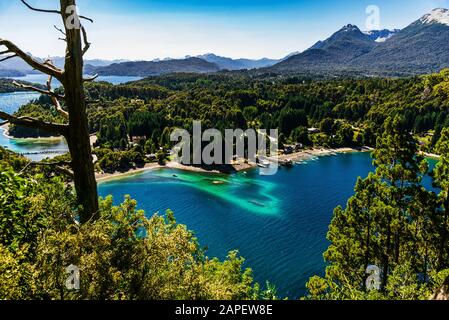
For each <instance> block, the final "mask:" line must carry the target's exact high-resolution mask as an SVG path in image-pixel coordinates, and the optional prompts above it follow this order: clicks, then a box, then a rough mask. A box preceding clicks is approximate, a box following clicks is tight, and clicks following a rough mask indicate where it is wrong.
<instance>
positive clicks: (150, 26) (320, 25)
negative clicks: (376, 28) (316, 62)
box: [0, 0, 449, 60]
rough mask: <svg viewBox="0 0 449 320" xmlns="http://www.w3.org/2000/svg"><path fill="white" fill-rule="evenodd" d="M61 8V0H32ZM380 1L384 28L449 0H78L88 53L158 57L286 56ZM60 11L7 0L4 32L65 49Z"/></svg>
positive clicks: (44, 52) (31, 47) (0, 13)
mask: <svg viewBox="0 0 449 320" xmlns="http://www.w3.org/2000/svg"><path fill="white" fill-rule="evenodd" d="M29 2H30V3H31V4H33V5H35V6H39V7H42V8H51V7H54V8H56V7H57V5H58V3H59V0H29ZM369 5H376V6H377V7H378V8H379V9H380V26H381V27H382V28H403V27H405V26H407V25H408V24H410V23H411V22H413V21H414V20H416V19H418V18H420V17H421V16H422V15H424V14H425V13H427V12H429V11H430V10H432V9H434V8H436V7H449V0H393V1H391V0H369V1H365V0H277V1H274V0H259V1H255V0H240V1H238V0H227V1H222V0H209V1H204V0H190V1H189V0H184V1H182V0H164V1H162V0H78V7H79V10H80V12H81V13H82V14H84V15H88V16H90V17H92V18H93V19H94V20H95V23H94V24H92V25H90V24H89V25H86V27H87V29H88V32H89V37H90V40H91V42H92V43H93V46H92V49H91V51H90V52H89V56H88V58H105V59H115V58H126V59H145V60H149V59H155V58H165V57H175V58H178V57H184V56H185V55H198V54H204V53H208V52H213V53H216V54H219V55H224V56H229V57H233V58H239V57H245V58H262V57H269V58H281V57H284V56H285V55H287V54H289V53H291V52H295V51H303V50H305V49H307V48H308V47H310V46H311V45H313V44H314V43H315V42H316V41H318V40H322V39H325V38H327V37H328V36H330V35H331V34H332V33H333V32H335V31H336V30H338V29H339V28H341V27H342V26H343V25H345V24H348V23H352V24H356V25H358V26H359V27H360V28H361V29H362V30H363V29H366V28H365V23H366V20H367V14H366V8H367V7H368V6H369ZM54 24H59V25H60V24H61V21H59V19H58V18H57V17H53V16H52V15H48V14H39V13H35V12H30V11H29V10H27V9H26V8H25V7H24V6H23V5H22V4H21V3H20V1H19V0H0V37H2V38H7V39H10V40H13V41H15V42H17V43H18V44H19V45H20V46H22V47H23V48H24V50H26V51H29V52H32V53H33V54H35V55H37V56H43V57H44V56H48V55H62V54H63V53H64V44H63V43H62V41H59V40H57V38H58V37H59V35H58V32H57V31H56V30H55V29H54V28H53V25H54Z"/></svg>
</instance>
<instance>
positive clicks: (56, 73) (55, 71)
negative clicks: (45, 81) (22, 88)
mask: <svg viewBox="0 0 449 320" xmlns="http://www.w3.org/2000/svg"><path fill="white" fill-rule="evenodd" d="M0 46H5V47H6V48H7V49H8V51H9V52H10V53H15V54H16V55H17V56H18V57H20V58H21V59H22V60H23V61H25V62H26V63H27V64H28V65H29V66H30V67H32V68H34V69H36V70H38V71H40V72H42V73H46V74H48V75H52V76H53V77H55V78H56V79H58V80H61V79H62V74H63V71H62V70H61V69H59V68H56V67H55V66H51V65H49V64H47V63H41V62H39V61H38V60H36V59H34V58H33V57H32V56H30V55H29V54H27V53H25V52H24V51H22V50H21V49H19V48H18V47H17V46H16V45H15V44H14V43H12V42H11V41H8V40H5V39H1V38H0Z"/></svg>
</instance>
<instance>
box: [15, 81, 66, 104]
mask: <svg viewBox="0 0 449 320" xmlns="http://www.w3.org/2000/svg"><path fill="white" fill-rule="evenodd" d="M13 85H15V86H16V87H19V88H22V89H25V90H30V91H35V92H38V93H40V94H45V95H47V96H50V97H52V98H55V99H60V100H64V98H65V97H64V96H61V95H59V94H57V93H54V92H53V91H51V90H43V89H39V88H36V87H33V86H30V85H26V84H23V83H18V82H16V81H13Z"/></svg>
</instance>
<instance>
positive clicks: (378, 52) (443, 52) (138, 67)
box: [0, 8, 449, 77]
mask: <svg viewBox="0 0 449 320" xmlns="http://www.w3.org/2000/svg"><path fill="white" fill-rule="evenodd" d="M53 61H54V63H55V64H56V65H61V66H62V64H63V59H62V58H53ZM447 67H449V10H447V9H443V8H438V9H434V10H433V11H431V12H430V13H428V14H426V15H424V16H423V17H421V18H420V19H419V20H417V21H415V22H413V23H411V24H410V25H409V26H408V27H406V28H404V29H402V30H398V29H395V30H388V29H383V30H371V31H365V32H363V31H361V30H360V29H359V28H358V27H357V26H355V25H352V24H348V25H346V26H344V27H343V28H341V29H340V30H338V31H337V32H335V33H334V34H333V35H331V36H330V37H329V38H328V39H325V40H323V41H318V42H317V43H315V44H314V45H313V46H312V47H311V48H309V49H307V50H305V51H304V52H295V53H291V54H289V55H288V56H287V57H285V58H283V59H280V60H275V59H267V58H264V59H260V60H251V59H231V58H227V57H221V56H218V55H215V54H212V53H209V54H205V55H200V56H195V57H189V56H187V57H186V58H184V59H170V58H167V59H164V60H153V61H124V60H116V61H107V60H86V61H85V72H86V73H88V74H96V73H98V74H99V75H115V76H142V77H145V76H155V75H161V74H166V73H178V72H193V73H213V72H219V71H222V70H229V71H236V70H245V69H247V70H253V71H252V72H263V73H265V72H269V73H277V74H279V73H280V74H285V73H290V74H307V75H314V74H317V75H330V76H335V75H340V74H355V75H362V76H372V75H384V76H406V75H415V74H424V73H431V72H437V71H439V70H441V69H443V68H447ZM254 69H257V70H255V71H254ZM30 72H33V71H32V70H29V68H28V67H27V66H26V65H25V64H24V63H23V62H21V61H20V60H18V59H11V60H8V61H6V62H4V63H0V76H5V74H6V75H8V74H9V75H12V76H15V75H16V74H15V73H30Z"/></svg>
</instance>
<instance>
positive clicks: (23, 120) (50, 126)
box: [0, 111, 68, 136]
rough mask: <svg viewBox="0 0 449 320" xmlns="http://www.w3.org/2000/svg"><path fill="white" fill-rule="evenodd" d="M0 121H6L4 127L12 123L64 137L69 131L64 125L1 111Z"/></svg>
mask: <svg viewBox="0 0 449 320" xmlns="http://www.w3.org/2000/svg"><path fill="white" fill-rule="evenodd" d="M0 119H4V120H6V121H4V122H2V125H3V124H7V123H12V124H15V125H17V126H22V127H26V128H31V129H40V130H44V131H46V132H49V133H56V134H59V135H62V136H66V135H67V131H68V130H67V128H68V126H67V125H64V124H57V123H51V122H45V121H42V120H38V119H34V118H30V117H16V116H12V115H10V114H8V113H6V112H3V111H0Z"/></svg>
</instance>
